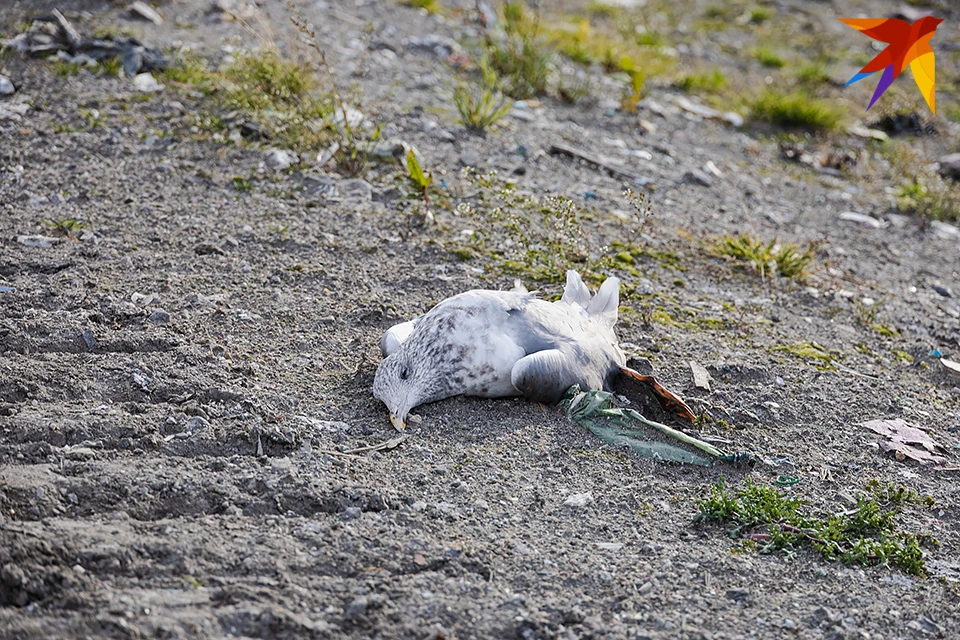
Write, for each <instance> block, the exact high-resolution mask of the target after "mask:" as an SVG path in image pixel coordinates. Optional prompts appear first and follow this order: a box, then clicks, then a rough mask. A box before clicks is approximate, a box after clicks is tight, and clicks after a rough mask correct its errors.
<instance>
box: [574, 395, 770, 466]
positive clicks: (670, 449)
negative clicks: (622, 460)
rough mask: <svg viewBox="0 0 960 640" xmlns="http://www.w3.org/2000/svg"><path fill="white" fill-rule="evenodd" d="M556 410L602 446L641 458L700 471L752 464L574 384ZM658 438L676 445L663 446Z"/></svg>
mask: <svg viewBox="0 0 960 640" xmlns="http://www.w3.org/2000/svg"><path fill="white" fill-rule="evenodd" d="M560 407H561V408H562V409H563V410H564V411H565V412H566V414H567V416H568V417H569V418H570V419H572V420H573V421H574V422H576V423H577V424H578V425H580V426H581V427H583V428H584V429H587V430H588V431H590V432H591V433H592V434H594V435H595V436H597V437H598V438H600V439H601V440H603V441H604V442H606V443H608V444H613V445H626V446H628V447H630V449H632V450H633V451H634V452H636V453H637V454H639V455H641V456H643V457H645V458H652V459H655V460H664V461H670V462H679V463H683V464H693V465H698V466H701V467H712V466H713V465H715V464H717V463H718V462H726V463H730V464H750V463H752V462H753V461H754V458H753V456H751V455H750V454H748V453H739V454H729V453H726V452H725V451H722V450H721V449H718V448H717V447H715V446H713V445H712V444H710V443H708V442H704V441H703V440H700V439H698V438H694V437H693V436H690V435H687V434H685V433H683V432H682V431H678V430H676V429H674V428H672V427H668V426H667V425H665V424H662V423H659V422H654V421H653V420H648V419H647V418H645V417H644V416H642V415H641V414H640V413H639V412H637V411H636V410H634V409H629V408H621V407H614V406H613V394H612V393H609V392H607V391H586V392H585V391H581V390H580V385H576V384H575V385H573V386H572V387H570V388H569V389H567V392H566V393H565V394H564V396H563V399H562V400H561V401H560ZM658 434H659V435H660V436H661V437H662V436H663V435H665V436H668V437H669V438H672V439H673V440H676V441H677V442H678V444H673V443H671V442H665V441H664V440H663V439H661V438H658V437H657V436H658ZM679 443H682V444H683V445H685V446H681V444H679Z"/></svg>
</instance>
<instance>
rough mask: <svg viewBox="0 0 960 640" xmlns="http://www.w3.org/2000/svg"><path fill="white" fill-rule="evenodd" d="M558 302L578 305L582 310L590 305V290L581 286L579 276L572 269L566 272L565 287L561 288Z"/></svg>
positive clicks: (585, 286)
mask: <svg viewBox="0 0 960 640" xmlns="http://www.w3.org/2000/svg"><path fill="white" fill-rule="evenodd" d="M560 302H566V303H567V304H576V305H580V306H581V307H583V308H584V309H586V308H587V306H588V305H589V304H590V290H589V289H587V285H585V284H583V280H581V279H580V274H579V273H577V272H576V271H573V270H572V269H571V270H570V271H567V285H566V286H565V287H564V288H563V296H562V297H561V298H560Z"/></svg>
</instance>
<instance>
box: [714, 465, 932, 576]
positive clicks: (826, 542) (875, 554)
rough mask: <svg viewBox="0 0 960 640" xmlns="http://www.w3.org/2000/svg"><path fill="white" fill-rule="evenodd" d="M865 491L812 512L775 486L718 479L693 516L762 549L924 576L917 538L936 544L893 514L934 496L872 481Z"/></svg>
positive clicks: (923, 561)
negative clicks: (732, 486)
mask: <svg viewBox="0 0 960 640" xmlns="http://www.w3.org/2000/svg"><path fill="white" fill-rule="evenodd" d="M866 490H867V495H862V496H859V497H858V498H857V502H856V505H855V506H854V507H853V508H852V509H850V510H844V511H841V512H839V513H830V514H825V515H811V514H809V513H808V509H807V503H806V502H804V501H803V500H800V499H798V498H793V497H790V496H788V495H786V494H785V493H784V492H783V491H782V490H780V489H777V488H775V487H770V486H765V485H757V484H753V483H752V482H750V481H749V480H747V482H746V485H745V486H744V487H743V488H742V489H740V490H738V491H737V492H735V493H733V492H730V491H728V490H727V488H726V487H725V486H724V483H723V481H722V480H721V481H720V482H718V483H717V484H715V485H713V487H712V488H711V491H710V495H709V496H708V497H707V498H706V499H703V500H697V507H698V508H699V510H700V514H699V516H698V517H697V521H698V522H700V523H708V524H720V525H725V526H726V528H727V531H728V533H729V534H730V535H731V536H732V537H734V538H739V539H741V540H743V541H744V546H745V547H750V548H755V549H756V550H758V551H759V552H761V553H774V552H778V551H783V552H785V553H792V552H795V551H797V550H798V549H801V548H807V549H811V550H812V551H814V552H816V553H818V554H819V555H820V557H822V558H823V559H824V560H828V561H835V560H839V561H840V562H842V563H844V564H858V565H864V566H871V565H882V566H893V567H897V568H899V569H901V570H902V571H904V572H906V573H909V574H912V575H916V576H924V575H926V574H927V567H926V563H925V558H924V552H923V550H922V549H921V543H922V542H925V543H929V544H930V545H931V546H937V545H938V544H939V543H937V541H936V540H934V539H932V538H930V537H929V536H923V535H916V534H913V533H905V532H900V531H897V528H896V521H895V519H896V516H897V514H898V513H899V510H900V509H901V508H902V507H903V506H904V505H906V504H925V505H927V506H929V505H930V504H932V499H931V498H929V497H928V498H926V499H924V498H920V497H919V496H917V494H916V493H914V492H912V491H909V490H907V489H905V488H904V487H896V486H894V485H881V484H880V483H879V482H877V481H875V480H874V481H871V482H870V483H868V484H867V487H866Z"/></svg>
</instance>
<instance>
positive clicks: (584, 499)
mask: <svg viewBox="0 0 960 640" xmlns="http://www.w3.org/2000/svg"><path fill="white" fill-rule="evenodd" d="M591 502H593V493H592V492H590V491H587V492H586V493H574V494H573V495H570V496H567V499H566V500H564V501H563V504H565V505H567V506H568V507H576V508H582V507H585V506H587V505H588V504H590V503H591Z"/></svg>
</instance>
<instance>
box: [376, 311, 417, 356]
mask: <svg viewBox="0 0 960 640" xmlns="http://www.w3.org/2000/svg"><path fill="white" fill-rule="evenodd" d="M414 324H416V320H410V321H409V322H401V323H400V324H395V325H393V326H392V327H390V328H389V329H387V330H386V332H384V334H383V338H381V339H380V354H381V355H382V356H383V357H384V358H386V357H387V356H389V355H391V354H393V353H394V352H396V350H397V349H399V348H400V345H401V344H403V341H404V340H406V339H407V338H409V337H410V334H411V333H413V327H414Z"/></svg>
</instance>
